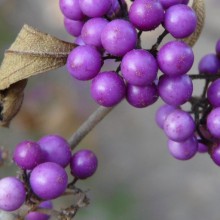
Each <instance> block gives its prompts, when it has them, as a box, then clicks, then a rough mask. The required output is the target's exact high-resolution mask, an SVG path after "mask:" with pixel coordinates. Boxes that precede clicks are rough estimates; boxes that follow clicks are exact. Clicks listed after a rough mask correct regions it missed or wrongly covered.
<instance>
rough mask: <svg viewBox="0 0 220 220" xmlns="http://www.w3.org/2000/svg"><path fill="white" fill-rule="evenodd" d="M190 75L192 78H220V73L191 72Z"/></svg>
mask: <svg viewBox="0 0 220 220" xmlns="http://www.w3.org/2000/svg"><path fill="white" fill-rule="evenodd" d="M189 77H190V78H191V79H205V80H210V81H213V80H216V79H218V78H220V74H191V75H189Z"/></svg>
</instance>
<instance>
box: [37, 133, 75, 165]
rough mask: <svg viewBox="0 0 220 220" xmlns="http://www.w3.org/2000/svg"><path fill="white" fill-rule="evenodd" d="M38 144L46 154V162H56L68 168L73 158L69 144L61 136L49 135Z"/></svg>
mask: <svg viewBox="0 0 220 220" xmlns="http://www.w3.org/2000/svg"><path fill="white" fill-rule="evenodd" d="M38 144H39V145H40V148H41V149H42V151H43V152H44V154H45V162H54V163H57V164H59V165H60V166H62V167H66V166H67V165H68V164H69V162H70V158H71V148H70V145H69V143H68V142H67V141H66V140H65V139H64V138H63V137H61V136H59V135H47V136H44V137H42V138H41V139H40V140H39V141H38Z"/></svg>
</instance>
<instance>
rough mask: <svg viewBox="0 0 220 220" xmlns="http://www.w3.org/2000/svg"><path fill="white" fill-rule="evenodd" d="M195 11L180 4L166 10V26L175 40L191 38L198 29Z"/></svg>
mask: <svg viewBox="0 0 220 220" xmlns="http://www.w3.org/2000/svg"><path fill="white" fill-rule="evenodd" d="M196 25H197V17H196V13H195V11H194V10H193V9H192V8H190V7H189V6H187V5H184V4H178V5H174V6H171V7H170V8H168V9H167V10H166V13H165V18H164V26H165V28H166V30H168V31H169V32H170V34H171V35H172V36H173V37H175V38H185V37H188V36H190V35H191V34H192V33H193V32H194V31H195V29H196Z"/></svg>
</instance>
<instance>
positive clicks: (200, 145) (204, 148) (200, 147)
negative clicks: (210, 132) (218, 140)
mask: <svg viewBox="0 0 220 220" xmlns="http://www.w3.org/2000/svg"><path fill="white" fill-rule="evenodd" d="M198 152H199V153H207V152H208V147H207V146H206V145H205V144H203V143H201V142H198Z"/></svg>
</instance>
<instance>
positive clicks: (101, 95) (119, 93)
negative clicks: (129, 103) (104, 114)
mask: <svg viewBox="0 0 220 220" xmlns="http://www.w3.org/2000/svg"><path fill="white" fill-rule="evenodd" d="M125 92H126V86H125V83H124V81H123V79H122V78H121V77H120V76H119V75H118V74H117V73H116V72H102V73H99V74H98V75H97V76H96V77H95V79H93V80H92V85H91V95H92V97H93V99H94V100H95V101H96V102H97V103H98V104H99V105H102V106H105V107H111V106H114V105H116V104H118V103H119V102H120V101H121V100H122V99H123V98H124V97H125Z"/></svg>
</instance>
